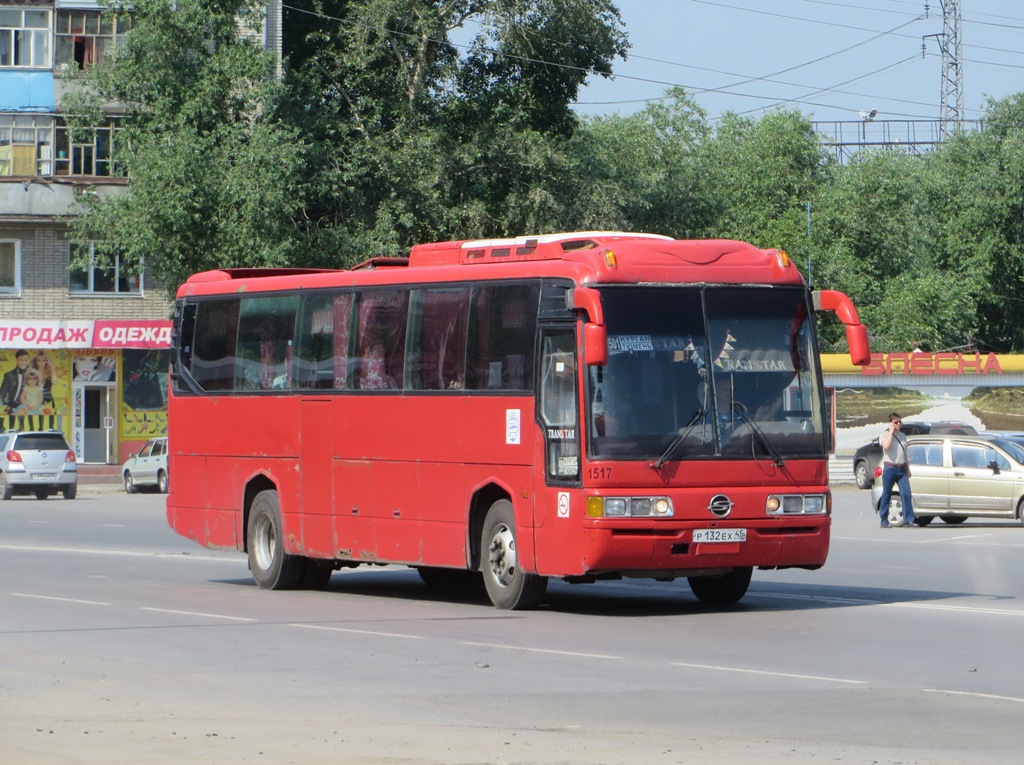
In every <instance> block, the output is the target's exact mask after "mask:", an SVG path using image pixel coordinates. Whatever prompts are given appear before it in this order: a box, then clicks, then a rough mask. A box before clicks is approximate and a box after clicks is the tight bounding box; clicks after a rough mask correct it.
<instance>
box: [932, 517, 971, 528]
mask: <svg viewBox="0 0 1024 765" xmlns="http://www.w3.org/2000/svg"><path fill="white" fill-rule="evenodd" d="M939 517H940V518H942V520H943V521H944V522H945V523H948V524H950V525H952V526H956V525H957V524H959V523H963V522H964V521H966V520H967V516H966V515H942V516H939Z"/></svg>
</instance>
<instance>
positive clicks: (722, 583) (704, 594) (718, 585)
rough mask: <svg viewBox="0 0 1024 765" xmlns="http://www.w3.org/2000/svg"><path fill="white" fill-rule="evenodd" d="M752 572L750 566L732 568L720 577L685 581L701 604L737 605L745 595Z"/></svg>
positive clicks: (692, 578) (690, 578) (693, 578)
mask: <svg viewBox="0 0 1024 765" xmlns="http://www.w3.org/2000/svg"><path fill="white" fill-rule="evenodd" d="M753 573H754V570H753V569H752V568H750V566H745V567H742V568H734V569H733V570H732V571H730V572H729V573H728V574H722V575H721V576H691V577H689V578H687V580H686V581H688V582H689V583H690V589H691V590H693V594H694V595H696V596H697V600H699V601H700V602H701V603H709V604H711V605H722V604H725V603H738V602H739V601H740V599H741V598H742V597H743V596H744V595H746V594H747V588H748V587H749V586H750V576H751V574H753Z"/></svg>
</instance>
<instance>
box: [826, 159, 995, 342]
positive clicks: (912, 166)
mask: <svg viewBox="0 0 1024 765" xmlns="http://www.w3.org/2000/svg"><path fill="white" fill-rule="evenodd" d="M935 160H936V157H934V156H931V157H916V156H913V155H910V154H906V153H903V152H899V151H866V152H861V153H860V154H858V155H856V156H855V157H854V158H853V160H852V161H851V162H850V163H849V164H847V165H842V166H835V167H833V168H832V170H831V178H830V182H829V183H828V184H827V185H825V186H823V187H822V189H821V192H820V193H819V194H818V196H817V197H816V199H815V202H814V209H815V211H816V212H815V217H814V237H813V246H814V250H815V253H816V256H815V262H816V263H817V264H818V267H817V268H816V270H815V273H816V278H817V277H820V279H821V280H822V282H824V283H825V284H827V285H828V286H830V287H832V288H835V289H839V290H842V291H844V292H846V293H847V294H848V295H850V296H851V297H852V298H853V299H854V301H855V303H856V304H857V306H858V310H859V313H860V315H861V320H862V321H863V322H864V323H865V324H866V325H867V326H868V328H869V330H870V333H871V339H872V347H873V348H874V349H875V350H877V351H884V352H888V351H909V350H911V349H912V348H913V347H915V346H920V347H921V348H922V349H924V350H942V349H944V348H948V347H952V346H956V345H959V344H960V343H961V338H962V337H963V336H964V335H965V333H970V332H971V331H973V328H974V327H975V326H976V319H977V300H976V295H977V284H976V282H975V280H974V278H973V274H972V272H971V270H970V269H969V268H953V267H952V266H955V265H956V264H954V263H952V262H950V260H949V259H948V258H946V257H945V254H944V249H943V247H942V225H943V222H942V218H941V216H940V214H939V211H940V208H939V207H938V205H937V201H938V200H940V199H941V196H942V194H943V180H942V177H941V172H940V171H939V170H938V168H937V166H936V162H935ZM961 265H962V264H961ZM951 283H956V284H958V285H959V287H960V288H959V289H956V290H952V289H950V285H951Z"/></svg>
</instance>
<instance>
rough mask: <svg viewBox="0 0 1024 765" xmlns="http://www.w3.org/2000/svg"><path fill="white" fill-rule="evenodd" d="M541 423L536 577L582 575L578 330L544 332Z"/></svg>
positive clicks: (540, 398)
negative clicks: (541, 449)
mask: <svg viewBox="0 0 1024 765" xmlns="http://www.w3.org/2000/svg"><path fill="white" fill-rule="evenodd" d="M540 361H541V365H540V370H539V392H538V396H537V420H538V425H539V426H540V429H541V439H540V442H541V443H542V444H543V449H544V458H543V464H544V474H543V476H541V474H540V471H537V472H536V473H535V475H536V484H537V486H536V490H535V497H536V499H535V504H534V545H535V547H534V549H535V551H536V565H537V573H539V574H548V573H549V572H552V571H561V572H563V573H564V572H568V573H570V574H572V573H582V565H583V564H582V556H581V553H580V551H579V549H578V547H579V530H580V528H581V524H582V520H583V516H584V512H585V508H584V507H583V505H582V501H581V498H580V492H579V486H580V433H579V422H580V404H579V380H578V375H577V371H578V370H577V362H578V359H577V354H576V333H575V327H574V326H564V327H562V326H560V327H556V328H551V329H545V330H544V331H543V333H542V334H541V359H540Z"/></svg>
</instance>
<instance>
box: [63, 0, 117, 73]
mask: <svg viewBox="0 0 1024 765" xmlns="http://www.w3.org/2000/svg"><path fill="white" fill-rule="evenodd" d="M126 29H127V24H126V23H125V22H124V21H120V22H119V20H118V19H117V18H116V17H114V16H112V15H110V14H106V13H104V12H103V11H84V10H58V11H57V37H56V40H55V41H54V46H53V48H54V49H53V54H54V61H55V64H56V66H58V67H59V66H61V65H62V64H70V63H74V64H76V65H77V66H78V69H80V70H81V69H85V68H86V67H89V66H93V65H96V64H102V63H103V59H104V58H105V57H106V55H107V54H108V53H109V52H110V51H111V49H112V48H113V47H114V45H115V44H116V43H117V42H119V41H120V40H122V39H123V38H124V32H125V30H126Z"/></svg>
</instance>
